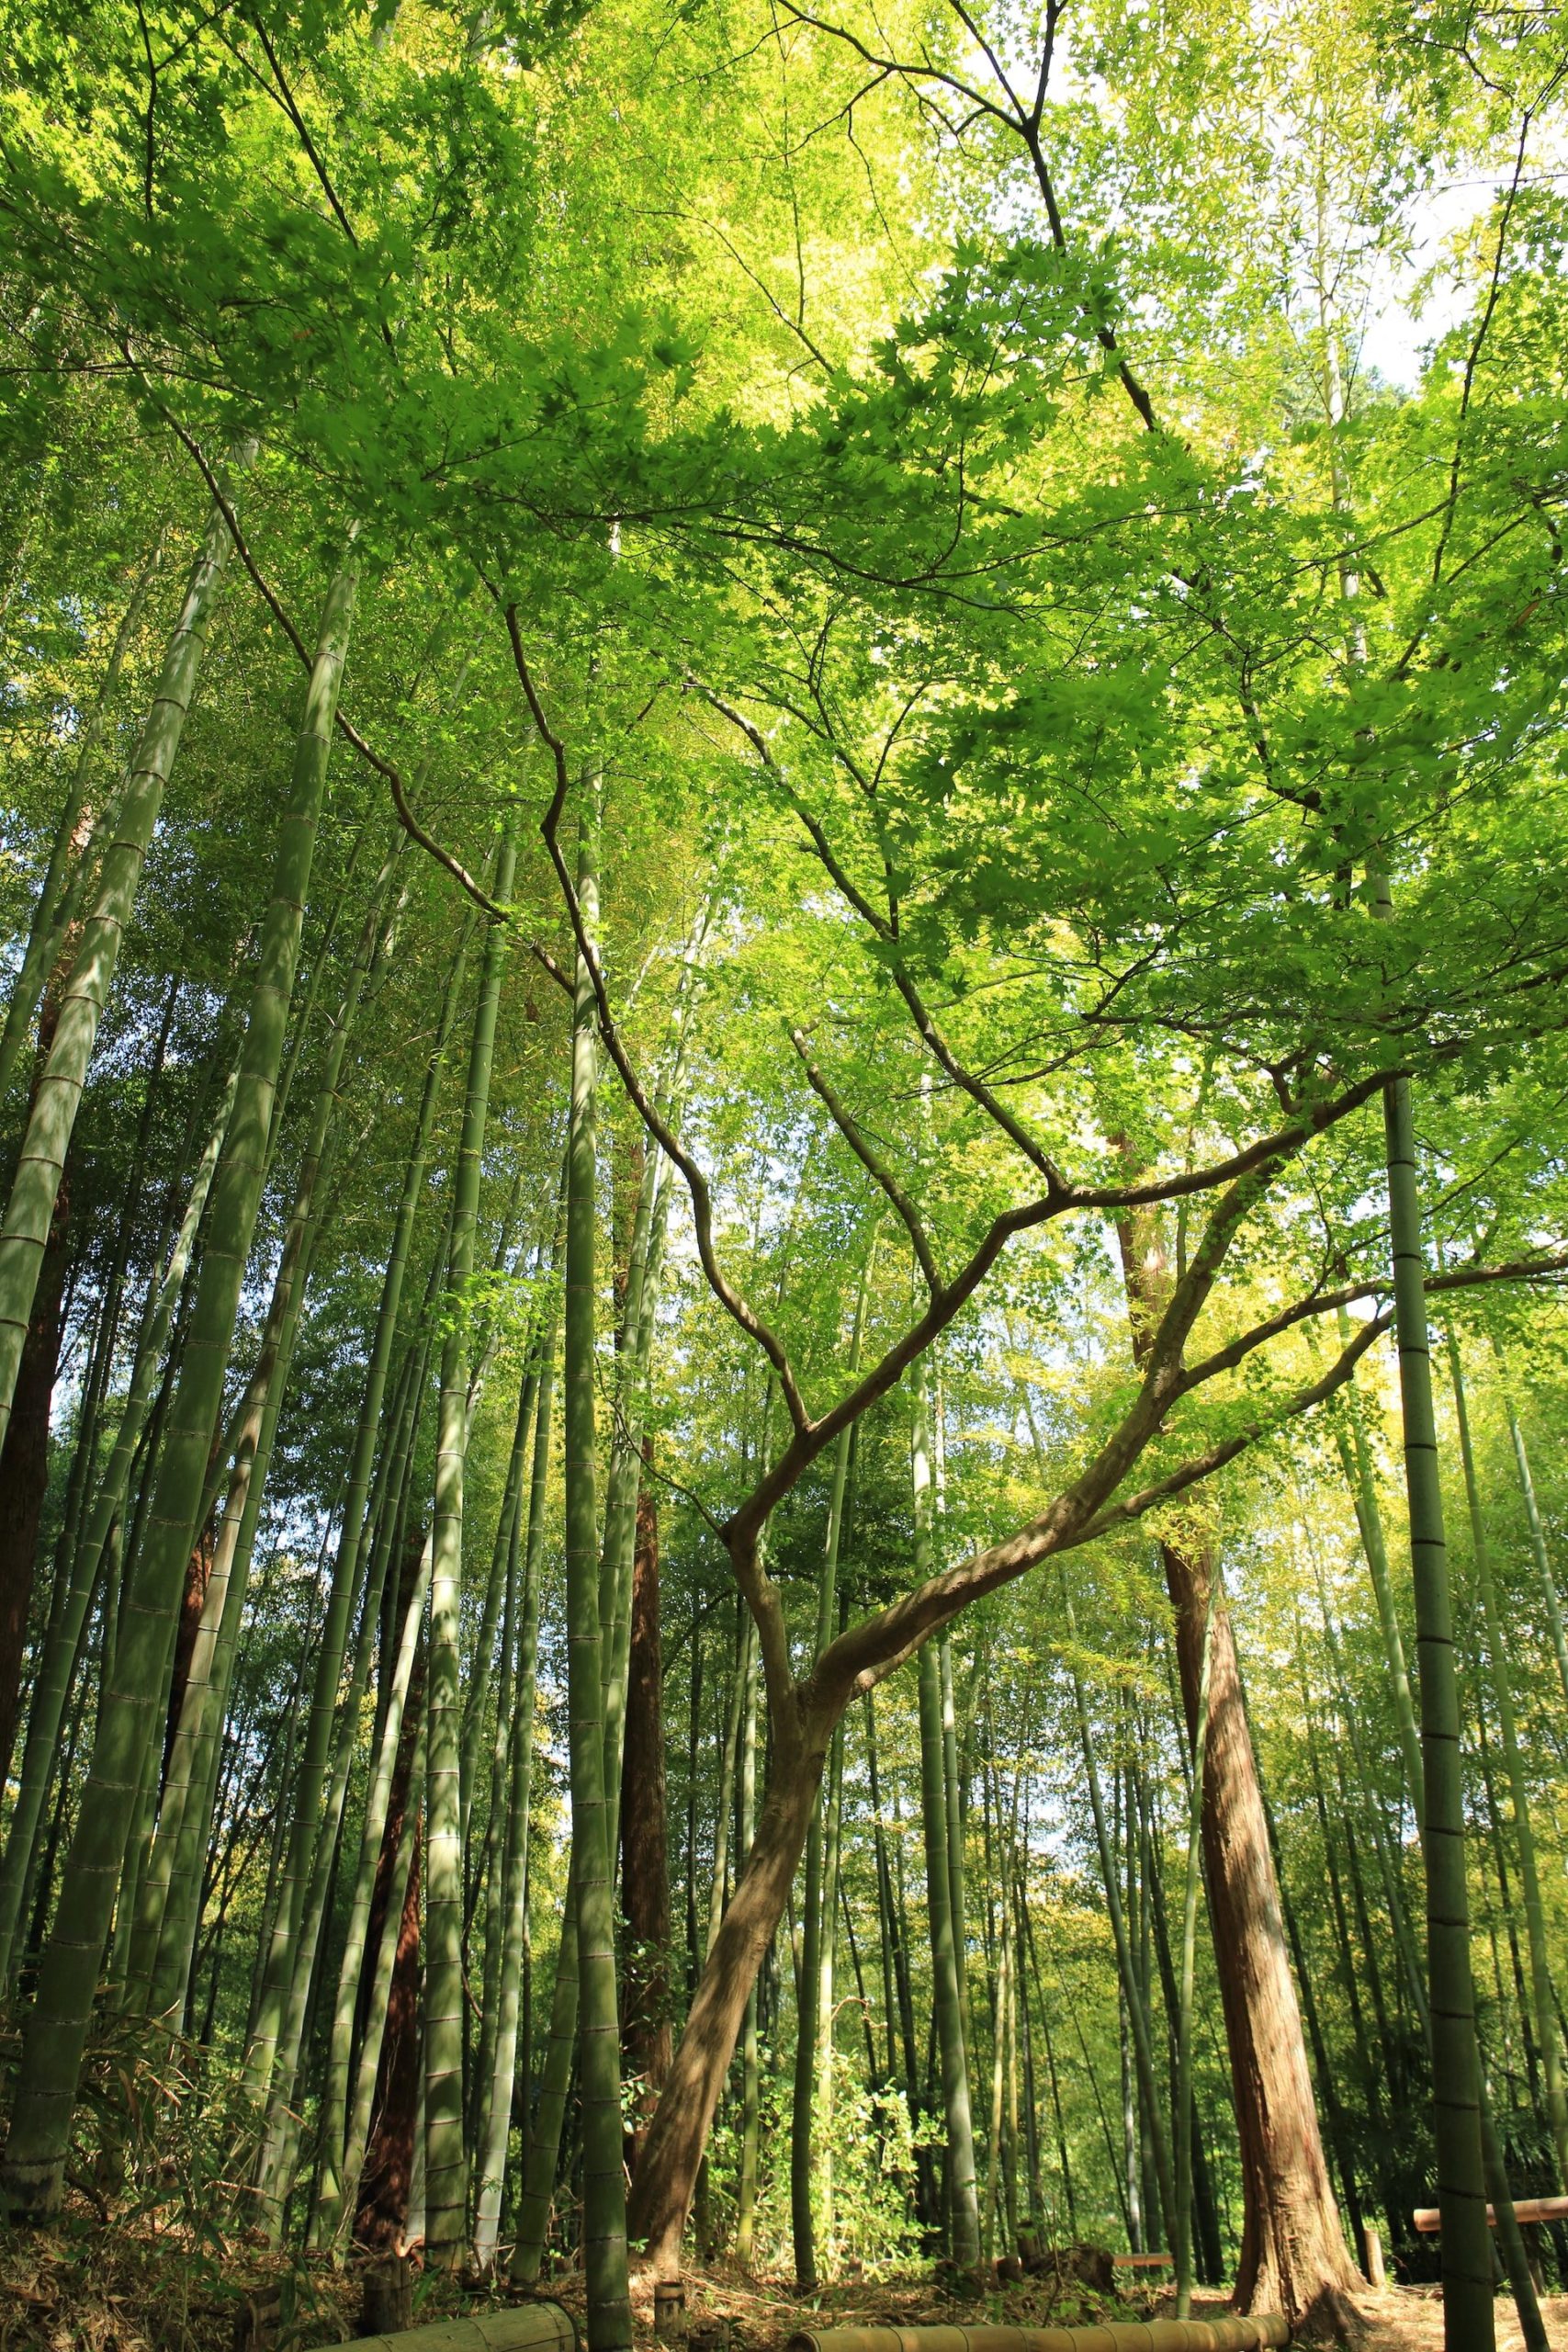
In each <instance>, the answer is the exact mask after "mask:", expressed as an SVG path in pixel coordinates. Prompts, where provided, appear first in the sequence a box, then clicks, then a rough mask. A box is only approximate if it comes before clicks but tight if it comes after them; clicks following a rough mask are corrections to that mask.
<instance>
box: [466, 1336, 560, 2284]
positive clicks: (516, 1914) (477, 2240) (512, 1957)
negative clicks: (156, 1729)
mask: <svg viewBox="0 0 1568 2352" xmlns="http://www.w3.org/2000/svg"><path fill="white" fill-rule="evenodd" d="M555 1355H556V1330H555V1317H554V1316H553V1315H552V1316H551V1317H550V1318H549V1322H548V1326H547V1330H546V1332H545V1334H544V1336H543V1338H542V1339H541V1340H540V1349H539V1366H538V1382H537V1398H538V1402H537V1406H536V1414H535V1422H534V1459H533V1466H532V1475H531V1479H530V1484H529V1492H528V1536H527V1544H526V1549H525V1555H524V1561H523V1589H522V1608H521V1622H520V1625H519V1630H518V1640H517V1660H516V1668H515V1672H514V1677H513V1698H512V1726H511V1734H512V1738H511V1759H510V1761H511V1788H510V1803H509V1807H508V1812H507V1819H506V1842H505V1850H504V1858H503V1863H502V1909H503V1914H504V1927H503V1934H502V1958H501V1981H500V2014H499V2016H498V2018H497V2021H496V2034H495V2051H494V2057H493V2061H492V2070H491V2077H490V2081H489V2083H488V2085H487V2086H486V2098H485V2106H484V2110H483V2116H482V2120H481V2125H480V2132H479V2210H478V2214H477V2218H476V2220H475V2223H474V2267H475V2268H476V2269H477V2270H478V2271H479V2274H480V2276H481V2277H483V2276H484V2275H485V2274H486V2273H487V2272H488V2271H489V2270H491V2268H492V2267H493V2266H494V2263H495V2253H496V2243H497V2239H498V2237H499V2234H500V2228H501V2200H502V2190H503V2188H504V2187H505V2177H506V2148H507V2142H508V2140H509V2138H510V2136H511V2130H512V2101H513V2086H514V2083H515V2080H516V2065H517V2029H518V2020H519V2015H520V2010H521V2005H522V1990H523V1954H524V1941H525V1934H526V1929H527V1918H528V1819H529V1796H530V1789H531V1781H532V1773H533V1762H534V1715H535V1703H536V1690H537V1673H538V1655H539V1583H540V1577H541V1573H542V1571H543V1567H544V1554H545V1517H546V1510H547V1488H548V1482H549V1469H550V1419H551V1412H552V1407H553V1400H554V1394H555Z"/></svg>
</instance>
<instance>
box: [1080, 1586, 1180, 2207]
mask: <svg viewBox="0 0 1568 2352" xmlns="http://www.w3.org/2000/svg"><path fill="white" fill-rule="evenodd" d="M1062 1600H1063V1611H1064V1616H1065V1621H1066V1629H1067V1639H1068V1640H1069V1641H1070V1642H1073V1643H1075V1644H1076V1642H1077V1621H1076V1619H1075V1616H1074V1612H1073V1604H1072V1601H1071V1599H1070V1598H1069V1597H1068V1594H1067V1588H1066V1579H1065V1578H1064V1581H1063V1585H1062ZM1072 1685H1073V1703H1074V1709H1075V1712H1076V1713H1077V1724H1078V1744H1079V1747H1080V1749H1081V1751H1082V1754H1083V1765H1084V1778H1085V1780H1086V1781H1088V1784H1089V1807H1090V1810H1091V1812H1092V1814H1093V1815H1094V1835H1095V1843H1096V1845H1097V1847H1098V1848H1099V1850H1100V1876H1101V1879H1102V1880H1103V1882H1104V1886H1105V1904H1106V1909H1107V1911H1108V1913H1109V1914H1110V1918H1111V1939H1112V1941H1113V1943H1114V1945H1115V1950H1116V1964H1117V1969H1118V1971H1119V1973H1120V1975H1121V1980H1122V1998H1123V2003H1124V2007H1125V2011H1126V2024H1127V2032H1128V2036H1129V2041H1130V2043H1131V2050H1130V2056H1131V2059H1132V2067H1131V2077H1132V2078H1134V2079H1135V2080H1136V2083H1137V2087H1138V2093H1139V2097H1140V2098H1141V2101H1142V2105H1143V2114H1144V2125H1145V2131H1147V2133H1148V2136H1149V2140H1150V2143H1151V2147H1152V2152H1153V2155H1154V2168H1155V2176H1156V2183H1157V2188H1158V2196H1159V2203H1160V2209H1161V2211H1160V2215H1159V2219H1160V2222H1161V2226H1162V2227H1163V2228H1164V2229H1165V2230H1166V2231H1167V2233H1168V2238H1167V2243H1168V2244H1169V2243H1170V2241H1171V2239H1172V2238H1174V2236H1175V2227H1174V2224H1175V2211H1174V2208H1175V2202H1176V2199H1175V2193H1174V2189H1173V2187H1172V2182H1171V2175H1170V2157H1169V2154H1168V2148H1167V2143H1166V2136H1165V2125H1164V2122H1163V2120H1162V2118H1161V2112H1160V2094H1159V2080H1158V2077H1157V2075H1156V2073H1155V2063H1154V2045H1153V2041H1152V2039H1151V2036H1150V2030H1149V2015H1148V2008H1147V2005H1146V2002H1145V1995H1144V1988H1143V1983H1142V1979H1141V1975H1140V1972H1139V1969H1138V1964H1137V1958H1136V1955H1135V1953H1134V1949H1133V1939H1132V1936H1131V1934H1130V1933H1129V1930H1128V1925H1127V1914H1126V1910H1125V1907H1124V1905H1123V1904H1122V1891H1121V1874H1120V1872H1119V1871H1118V1869H1117V1866H1116V1852H1115V1842H1114V1838H1113V1836H1112V1829H1111V1823H1110V1821H1109V1820H1108V1819H1107V1816H1106V1810H1105V1796H1104V1792H1103V1789H1102V1788H1101V1785H1100V1766H1099V1764H1098V1762H1097V1761H1096V1758H1095V1753H1094V1736H1093V1733H1092V1731H1091V1729H1090V1725H1089V1702H1088V1700H1087V1698H1086V1696H1085V1693H1084V1687H1083V1677H1082V1675H1081V1674H1080V1673H1079V1672H1078V1669H1077V1664H1076V1663H1075V1664H1074V1665H1073V1667H1072ZM1126 2112H1127V2115H1128V2117H1129V2119H1130V2118H1131V2117H1132V2115H1133V2113H1134V2106H1133V2101H1132V2098H1131V2096H1130V2092H1129V2096H1128V2098H1127V2102H1126ZM1127 2136H1128V2140H1129V2153H1130V2154H1131V2143H1132V2134H1131V2132H1130V2131H1129V2132H1128V2134H1127ZM1128 2170H1129V2197H1128V2206H1129V2211H1139V2210H1141V2204H1140V2203H1139V2202H1138V2201H1137V2200H1136V2199H1135V2192H1136V2190H1137V2187H1138V2184H1137V2181H1136V2178H1135V2175H1134V2169H1133V2165H1132V2164H1131V2162H1130V2163H1129V2167H1128Z"/></svg>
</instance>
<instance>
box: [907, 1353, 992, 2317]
mask: <svg viewBox="0 0 1568 2352" xmlns="http://www.w3.org/2000/svg"><path fill="white" fill-rule="evenodd" d="M909 1391H910V1407H911V1410H910V1447H909V1460H910V1476H911V1483H912V1491H913V1498H914V1519H915V1582H916V1584H917V1585H920V1584H923V1583H924V1582H925V1581H926V1579H927V1577H929V1576H930V1575H931V1572H932V1571H931V1560H932V1550H933V1544H932V1526H931V1520H932V1495H931V1402H930V1389H929V1382H928V1376H927V1373H926V1368H925V1359H924V1358H923V1357H917V1359H916V1361H915V1363H914V1364H913V1366H912V1367H911V1369H910V1374H909ZM919 1692H920V1783H921V1796H922V1809H923V1816H924V1826H925V1849H926V1900H927V1904H928V1906H929V1909H930V1913H931V1987H932V1990H931V1998H932V2003H933V2006H934V2008H935V2012H936V2032H937V2044H938V2048H939V2050H940V2052H941V2057H942V2109H943V2114H944V2117H945V2121H946V2130H947V2184H948V2187H947V2209H948V2222H949V2229H950V2232H951V2237H952V2243H951V2245H950V2248H949V2251H950V2253H951V2254H952V2256H953V2262H954V2264H955V2265H956V2266H957V2267H958V2268H959V2269H960V2270H964V2271H974V2270H976V2269H977V2268H978V2267H979V2262H980V2205H979V2196H978V2191H977V2187H976V2177H975V2129H974V2122H973V2119H972V2113H971V2109H970V2103H969V2064H968V2058H967V2054H966V2052H965V2050H964V2007H963V1999H964V1996H963V1989H962V1983H961V1979H960V1977H959V1973H958V1953H957V1940H956V1937H957V1926H956V1921H955V1919H954V1917H953V1871H952V1865H951V1860H950V1857H949V1854H948V1830H949V1814H948V1786H949V1782H948V1773H947V1769H946V1752H945V1741H944V1737H943V1724H942V1717H943V1706H942V1661H941V1657H940V1655H939V1645H938V1644H937V1642H936V1641H934V1640H927V1641H925V1642H923V1643H922V1644H921V1645H920V1652H919Z"/></svg>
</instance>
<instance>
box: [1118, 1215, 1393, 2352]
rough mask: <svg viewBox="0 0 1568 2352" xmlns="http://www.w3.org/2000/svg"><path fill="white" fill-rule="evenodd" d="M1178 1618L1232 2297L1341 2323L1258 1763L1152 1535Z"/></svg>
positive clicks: (1147, 1218)
mask: <svg viewBox="0 0 1568 2352" xmlns="http://www.w3.org/2000/svg"><path fill="white" fill-rule="evenodd" d="M1117 1230H1118V1238H1119V1240H1120V1243H1121V1251H1122V1276H1123V1280H1124V1283H1125V1286H1126V1292H1127V1309H1128V1320H1129V1322H1130V1324H1131V1327H1132V1334H1133V1353H1134V1360H1135V1361H1140V1362H1141V1361H1142V1360H1143V1359H1144V1358H1145V1356H1146V1354H1147V1352H1148V1349H1149V1345H1150V1343H1151V1341H1152V1339H1153V1336H1154V1332H1155V1329H1156V1325H1157V1322H1158V1318H1159V1316H1160V1313H1161V1312H1162V1310H1163V1307H1164V1306H1165V1303H1166V1300H1167V1298H1168V1295H1169V1291H1170V1273H1169V1269H1168V1264H1167V1261H1166V1256H1165V1250H1164V1246H1163V1243H1162V1240H1161V1238H1160V1231H1159V1225H1158V1220H1157V1217H1156V1216H1153V1215H1150V1214H1147V1213H1145V1214H1142V1215H1139V1216H1134V1217H1129V1218H1128V1219H1127V1220H1126V1221H1125V1222H1124V1223H1122V1225H1121V1226H1119V1227H1118V1229H1117ZM1160 1557H1161V1560H1162V1562H1163V1564H1164V1567H1165V1578H1166V1587H1167V1589H1168V1592H1169V1595H1170V1601H1171V1607H1172V1609H1173V1611H1174V1612H1175V1618H1176V1650H1177V1659H1178V1664H1179V1673H1180V1679H1181V1701H1182V1707H1183V1710H1184V1712H1185V1713H1186V1717H1187V1727H1188V1732H1189V1736H1191V1735H1192V1734H1193V1733H1194V1732H1195V1730H1196V1726H1197V1720H1198V1698H1199V1691H1200V1687H1201V1677H1202V1669H1203V1629H1204V1625H1205V1623H1208V1624H1209V1628H1210V1630H1209V1645H1210V1650H1209V1728H1208V1738H1207V1743H1206V1746H1205V1750H1204V1758H1203V1808H1202V1837H1203V1861H1204V1868H1205V1875H1206V1878H1207V1883H1208V1896H1209V1919H1210V1925H1211V1928H1212V1929H1213V1939H1214V1959H1215V1963H1216V1967H1217V1971H1218V1974H1219V1980H1220V1992H1221V1996H1222V2001H1223V2005H1224V2018H1225V2040H1226V2043H1227V2045H1228V2049H1229V2054H1230V2066H1231V2096H1232V2098H1233V2100H1234V2103H1235V2120H1236V2133H1237V2137H1238V2140H1239V2143H1240V2149H1241V2173H1242V2200H1243V2218H1242V2237H1241V2260H1240V2264H1239V2266H1238V2269H1237V2275H1236V2289H1235V2301H1236V2303H1237V2305H1238V2306H1239V2308H1240V2309H1241V2310H1243V2311H1283V2312H1285V2313H1286V2314H1287V2315H1288V2316H1289V2318H1290V2319H1291V2320H1292V2323H1293V2324H1294V2325H1295V2328H1296V2331H1297V2333H1298V2334H1301V2333H1303V2332H1310V2333H1312V2334H1320V2335H1321V2334H1328V2335H1343V2334H1344V2333H1345V2331H1346V2330H1347V2328H1348V2327H1349V2326H1351V2325H1353V2324H1354V2312H1353V2309H1352V2307H1351V2305H1350V2304H1349V2302H1348V2300H1347V2299H1348V2295H1349V2294H1350V2293H1351V2292H1352V2291H1353V2290H1354V2289H1355V2287H1356V2286H1357V2284H1358V2278H1357V2273H1356V2270H1355V2267H1354V2265H1353V2264H1352V2262H1351V2259H1350V2255H1349V2251H1348V2247H1347V2246H1346V2244H1345V2235H1344V2232H1343V2230H1342V2229H1341V2228H1340V2224H1339V2211H1338V2208H1337V2205H1336V2203H1335V2201H1334V2190H1333V2188H1332V2186H1331V2184H1330V2181H1329V2177H1328V2166H1327V2164H1326V2162H1325V2158H1324V2154H1323V2140H1322V2135H1321V2133H1320V2132H1319V2130H1318V2122H1317V2107H1316V2102H1315V2101H1314V2098H1313V2089H1312V2077H1311V2075H1310V2073H1309V2072H1308V2068H1307V2055H1306V2044H1305V2041H1304V2040H1303V2034H1302V2018H1301V2009H1300V2007H1299V2005H1298V2003H1297V1999H1296V1987H1295V1980H1294V1978H1293V1977H1292V1974H1291V1962H1290V1954H1289V1950H1288V1947H1287V1944H1286V1940H1285V1928H1284V1922H1283V1919H1282V1917H1281V1916H1280V1889H1279V1885H1278V1883H1277V1881H1276V1879H1275V1876H1274V1862H1273V1857H1272V1855H1271V1854H1270V1852H1269V1826H1268V1822H1267V1820H1266V1818H1265V1816H1264V1811H1263V1795H1262V1791H1261V1790H1260V1788H1259V1787H1258V1764H1257V1759H1256V1758H1255V1757H1254V1755H1253V1751H1252V1735H1251V1731H1250V1729H1249V1727H1248V1724H1247V1709H1246V1706H1245V1703H1244V1702H1243V1698H1242V1690H1241V1678H1240V1674H1239V1671H1238V1669H1237V1666H1236V1656H1235V1639H1234V1636H1233V1634H1232V1631H1231V1622H1230V1615H1229V1612H1228V1611H1227V1609H1226V1607H1225V1603H1224V1594H1223V1592H1222V1593H1221V1594H1219V1595H1217V1596H1216V1598H1215V1602H1214V1611H1213V1619H1212V1620H1210V1619H1209V1616H1208V1608H1209V1590H1210V1585H1211V1583H1212V1580H1213V1557H1212V1555H1210V1554H1209V1553H1208V1551H1207V1550H1206V1549H1203V1548H1200V1547H1199V1546H1197V1545H1193V1546H1191V1547H1190V1548H1189V1549H1188V1550H1185V1551H1184V1550H1181V1549H1179V1548H1178V1547H1177V1546H1175V1545H1173V1544H1161V1545H1160Z"/></svg>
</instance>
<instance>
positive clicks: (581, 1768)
mask: <svg viewBox="0 0 1568 2352" xmlns="http://www.w3.org/2000/svg"><path fill="white" fill-rule="evenodd" d="M593 835H594V819H593V818H592V817H590V818H587V819H585V820H584V822H583V826H582V832H581V851H580V855H579V861H578V895H579V898H580V900H581V906H582V913H583V920H584V922H585V924H586V925H587V928H588V932H589V936H590V937H591V938H592V935H593V933H594V931H595V930H596V927H597V921H598V911H599V909H598V897H599V893H598V876H597V871H596V867H595V864H594V855H595V847H596V844H595V842H594V838H593ZM595 1017H596V1008H595V1003H594V996H593V986H592V977H591V975H590V972H589V968H588V965H587V962H586V960H585V959H584V958H583V957H582V956H579V958H578V968H577V978H576V991H575V1000H574V1005H573V1019H572V1060H571V1125H570V1144H569V1147H568V1149H569V1154H570V1170H569V1174H568V1179H567V1216H566V1362H565V1376H564V1382H563V1413H562V1419H563V1430H564V1436H565V1442H566V1585H567V1643H568V1652H567V1657H568V1678H567V1679H568V1701H569V1705H570V1768H571V1770H570V1777H571V1871H572V1889H573V1892H574V1894H576V1897H577V1921H576V1927H577V1934H576V1950H577V1977H578V2001H579V2022H580V2031H581V2060H580V2071H581V2086H582V2251H583V2267H584V2270H585V2272H586V2274H587V2286H588V2341H589V2346H590V2348H591V2352H629V2347H630V2345H631V2340H632V2327H631V2301H630V2296H629V2290H628V2287H627V2280H626V2181H625V2175H624V2172H623V2169H622V2152H621V2064H620V2057H621V2050H620V2040H621V2030H620V2018H619V2014H618V2009H617V2002H616V1992H615V1914H614V1903H613V1897H612V1891H611V1860H612V1849H611V1846H610V1841H609V1836H608V1829H609V1822H608V1817H607V1815H608V1802H607V1790H606V1786H605V1757H604V1674H603V1667H602V1652H603V1642H604V1623H603V1611H602V1607H601V1591H600V1584H601V1580H600V1575H599V1558H598V1544H597V1540H596V1539H597V1527H596V1518H595V1508H594V1491H593V1490H594V1459H593V1457H594V1443H595V1432H594V1408H593V1348H594V1326H595V1319H596V1318H595V1306H596V1300H595V1294H594V1258H595V1226H596V1221H597V1215H598V1208H597V1202H596V1198H595V1191H596V1182H597V1150H596V1145H595V1132H594V1126H595V1119H594V1113H595V1102H594V1098H595V1093H596V1087H597V1076H598V1070H597V1063H598V1050H597V1039H596V1035H595Z"/></svg>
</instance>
